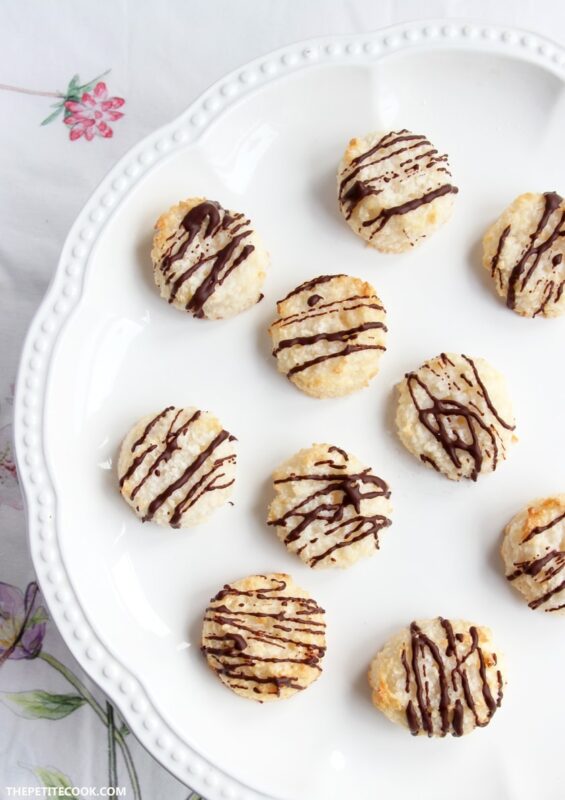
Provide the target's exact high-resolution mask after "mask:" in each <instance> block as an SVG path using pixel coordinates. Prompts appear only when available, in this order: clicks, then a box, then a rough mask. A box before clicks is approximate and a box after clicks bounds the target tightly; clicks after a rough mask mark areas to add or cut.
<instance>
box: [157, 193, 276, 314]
mask: <svg viewBox="0 0 565 800" xmlns="http://www.w3.org/2000/svg"><path fill="white" fill-rule="evenodd" d="M155 229H156V233H155V236H154V238H153V249H152V251H151V260H152V261H153V276H154V278H155V283H156V284H157V287H158V288H159V291H160V292H161V297H163V298H165V300H167V301H168V302H169V303H172V304H173V305H174V306H176V307H177V308H180V309H181V310H183V311H190V312H191V313H192V314H193V315H194V316H195V317H206V318H207V319H224V318H226V317H233V316H234V315H235V314H239V313H240V311H245V309H246V308H249V307H250V306H252V305H254V304H255V303H257V302H258V301H259V300H260V299H261V287H262V286H263V281H264V280H265V271H266V268H267V265H268V263H269V256H268V254H267V251H266V250H265V249H264V247H263V245H262V244H261V241H260V239H259V237H258V236H257V233H256V232H255V230H254V229H253V227H252V226H251V223H250V221H249V220H248V219H247V218H246V216H245V214H239V213H235V212H233V211H226V209H225V208H222V206H221V205H220V204H219V203H216V202H215V201H213V200H206V199H204V198H203V197H193V198H191V199H189V200H184V201H182V202H180V203H178V205H176V206H173V207H172V208H170V209H169V210H168V211H167V212H166V213H165V214H162V215H161V216H160V217H159V219H158V220H157V222H156V223H155Z"/></svg>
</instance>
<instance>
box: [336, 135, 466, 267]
mask: <svg viewBox="0 0 565 800" xmlns="http://www.w3.org/2000/svg"><path fill="white" fill-rule="evenodd" d="M337 186H338V201H339V207H340V210H341V213H342V214H343V216H344V217H345V219H346V221H347V223H348V225H349V227H350V228H351V229H352V230H353V231H354V232H355V233H356V234H357V235H358V236H360V237H361V238H362V239H365V241H367V242H368V243H369V244H370V245H372V246H373V247H376V249H377V250H380V251H381V252H383V253H402V252H404V251H405V250H410V248H412V247H414V246H415V245H417V244H419V243H420V242H422V241H423V240H424V239H425V238H426V237H427V236H429V235H430V234H431V233H433V232H434V231H435V230H436V229H437V228H439V227H440V226H441V225H443V224H444V223H445V222H447V220H448V219H449V218H450V216H451V212H452V209H453V203H454V201H455V195H456V194H457V192H458V189H457V188H456V187H455V186H453V184H452V183H451V172H450V168H449V163H448V160H447V156H446V155H440V154H439V152H438V150H437V149H436V148H435V147H434V146H433V144H431V142H430V141H429V140H428V139H427V138H426V137H425V136H422V135H419V134H414V133H411V132H410V131H407V130H406V129H403V130H401V131H389V132H388V133H370V134H368V135H367V136H365V137H363V138H356V139H352V140H351V141H350V142H349V145H348V147H347V149H346V151H345V153H344V156H343V158H342V160H341V164H340V165H339V170H338V175H337Z"/></svg>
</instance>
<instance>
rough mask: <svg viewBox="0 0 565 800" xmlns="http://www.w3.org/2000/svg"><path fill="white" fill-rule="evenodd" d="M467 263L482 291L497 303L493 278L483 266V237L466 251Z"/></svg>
mask: <svg viewBox="0 0 565 800" xmlns="http://www.w3.org/2000/svg"><path fill="white" fill-rule="evenodd" d="M467 263H468V266H469V269H470V270H471V272H472V273H473V276H474V277H475V278H476V280H477V282H478V283H479V285H480V287H481V289H482V290H483V293H484V294H485V295H488V297H489V299H490V301H491V302H492V303H493V304H496V305H499V302H498V296H497V294H496V292H495V289H494V285H493V279H492V277H491V276H490V274H489V272H488V270H486V269H485V268H484V267H483V239H482V236H481V237H479V238H478V239H476V240H475V241H474V242H473V244H472V245H471V247H470V248H469V251H468V253H467Z"/></svg>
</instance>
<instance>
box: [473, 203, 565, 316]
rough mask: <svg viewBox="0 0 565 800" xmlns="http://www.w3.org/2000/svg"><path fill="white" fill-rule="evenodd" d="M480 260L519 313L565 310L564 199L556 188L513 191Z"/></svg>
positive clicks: (548, 313)
mask: <svg viewBox="0 0 565 800" xmlns="http://www.w3.org/2000/svg"><path fill="white" fill-rule="evenodd" d="M483 266H484V267H485V269H487V270H488V271H489V272H490V274H491V276H492V279H493V281H494V286H495V288H496V291H497V292H498V294H499V295H500V296H501V297H502V298H503V299H504V300H505V302H506V305H507V306H508V308H511V309H512V310H513V311H515V312H516V313H517V314H520V316H522V317H557V316H559V314H563V313H565V200H563V198H562V197H560V196H559V195H558V194H556V193H555V192H546V193H545V194H533V193H527V194H522V195H520V197H517V198H516V200H514V202H513V203H512V204H511V205H510V206H509V207H508V208H507V209H506V210H505V211H504V212H503V213H502V215H501V216H500V217H499V218H498V220H497V221H496V222H495V223H494V225H492V227H490V228H489V229H488V231H487V233H486V235H485V237H484V239H483Z"/></svg>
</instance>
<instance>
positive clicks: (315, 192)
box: [311, 169, 344, 225]
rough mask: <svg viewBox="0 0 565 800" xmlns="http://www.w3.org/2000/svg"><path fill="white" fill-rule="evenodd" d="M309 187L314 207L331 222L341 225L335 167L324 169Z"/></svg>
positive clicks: (342, 222)
mask: <svg viewBox="0 0 565 800" xmlns="http://www.w3.org/2000/svg"><path fill="white" fill-rule="evenodd" d="M311 187H312V188H311V191H312V197H313V199H314V202H315V204H316V207H317V208H319V209H320V210H321V211H322V213H323V215H324V216H325V217H328V218H330V219H331V220H332V222H333V223H335V222H336V221H337V223H338V224H339V225H343V224H344V220H343V217H342V215H341V212H340V210H339V205H338V201H337V188H336V176H335V169H332V170H329V169H328V170H327V171H325V172H324V173H323V174H322V175H320V176H319V177H317V178H316V179H315V180H314V181H313V182H312V185H311Z"/></svg>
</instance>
